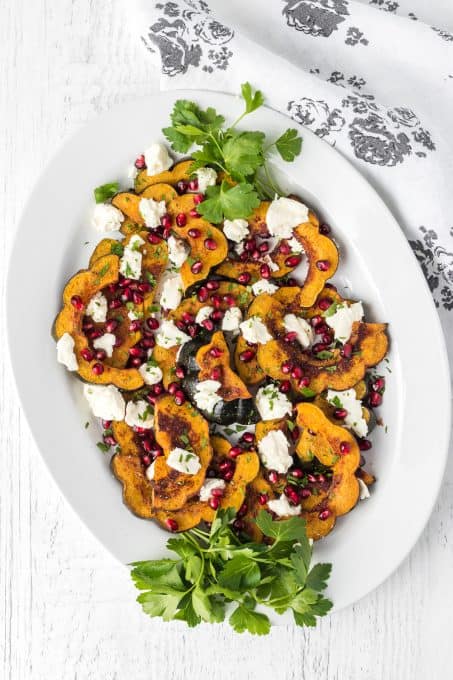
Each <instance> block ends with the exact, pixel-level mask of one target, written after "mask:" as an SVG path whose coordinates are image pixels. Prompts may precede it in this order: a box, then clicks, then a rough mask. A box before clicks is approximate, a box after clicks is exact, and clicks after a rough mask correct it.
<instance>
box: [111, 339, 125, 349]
mask: <svg viewBox="0 0 453 680" xmlns="http://www.w3.org/2000/svg"><path fill="white" fill-rule="evenodd" d="M122 344H123V341H122V339H121V338H116V340H115V342H114V343H113V346H114V347H121V345H122Z"/></svg>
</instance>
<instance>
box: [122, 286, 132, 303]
mask: <svg viewBox="0 0 453 680" xmlns="http://www.w3.org/2000/svg"><path fill="white" fill-rule="evenodd" d="M120 297H121V302H131V300H132V291H131V289H130V288H124V289H123V292H122V293H121V296H120Z"/></svg>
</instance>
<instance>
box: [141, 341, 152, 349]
mask: <svg viewBox="0 0 453 680" xmlns="http://www.w3.org/2000/svg"><path fill="white" fill-rule="evenodd" d="M155 345H156V341H155V340H154V338H143V340H142V341H141V343H140V346H141V347H143V348H144V349H152V348H153V347H154V346H155Z"/></svg>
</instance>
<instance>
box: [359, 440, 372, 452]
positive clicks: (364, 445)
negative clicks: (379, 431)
mask: <svg viewBox="0 0 453 680" xmlns="http://www.w3.org/2000/svg"><path fill="white" fill-rule="evenodd" d="M372 446H373V444H372V443H371V442H370V440H369V439H359V449H360V450H361V451H369V450H370V449H371V447H372Z"/></svg>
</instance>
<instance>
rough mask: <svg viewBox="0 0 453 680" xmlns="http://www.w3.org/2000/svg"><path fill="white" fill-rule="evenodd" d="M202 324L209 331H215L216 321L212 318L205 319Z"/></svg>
mask: <svg viewBox="0 0 453 680" xmlns="http://www.w3.org/2000/svg"><path fill="white" fill-rule="evenodd" d="M201 325H202V326H203V327H204V328H206V330H207V331H213V330H214V322H213V321H211V319H205V320H204V321H202V322H201Z"/></svg>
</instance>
